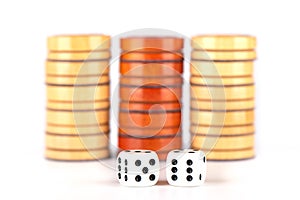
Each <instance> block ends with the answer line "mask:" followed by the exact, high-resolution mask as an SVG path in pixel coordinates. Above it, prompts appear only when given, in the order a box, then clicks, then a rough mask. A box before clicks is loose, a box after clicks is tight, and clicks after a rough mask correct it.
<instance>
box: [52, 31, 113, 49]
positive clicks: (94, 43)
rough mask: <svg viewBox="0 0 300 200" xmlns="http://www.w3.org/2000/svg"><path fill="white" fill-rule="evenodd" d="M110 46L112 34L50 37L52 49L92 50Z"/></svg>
mask: <svg viewBox="0 0 300 200" xmlns="http://www.w3.org/2000/svg"><path fill="white" fill-rule="evenodd" d="M109 48H110V36H108V35H102V34H93V35H56V36H51V37H48V49H49V50H50V51H90V50H94V49H97V50H101V49H109Z"/></svg>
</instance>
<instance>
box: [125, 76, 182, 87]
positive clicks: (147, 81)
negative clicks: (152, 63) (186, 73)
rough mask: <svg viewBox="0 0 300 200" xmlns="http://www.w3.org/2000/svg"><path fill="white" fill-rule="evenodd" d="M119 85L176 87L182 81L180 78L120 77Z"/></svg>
mask: <svg viewBox="0 0 300 200" xmlns="http://www.w3.org/2000/svg"><path fill="white" fill-rule="evenodd" d="M120 83H121V84H122V85H136V86H144V85H146V86H151V85H161V86H164V85H177V84H182V83H183V79H182V77H181V76H173V77H172V76H171V77H161V76H156V77H145V76H144V77H130V76H121V77H120Z"/></svg>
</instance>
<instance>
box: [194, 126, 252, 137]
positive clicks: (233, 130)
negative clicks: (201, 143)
mask: <svg viewBox="0 0 300 200" xmlns="http://www.w3.org/2000/svg"><path fill="white" fill-rule="evenodd" d="M190 132H191V133H192V134H201V135H247V134H250V133H254V132H255V127H254V125H253V124H246V125H242V126H204V125H191V127H190Z"/></svg>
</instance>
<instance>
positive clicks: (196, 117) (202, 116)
mask: <svg viewBox="0 0 300 200" xmlns="http://www.w3.org/2000/svg"><path fill="white" fill-rule="evenodd" d="M191 122H192V123H193V124H199V125H200V124H201V125H212V126H221V125H225V126H230V125H245V124H253V123H254V110H241V111H233V112H228V111H222V112H214V111H204V110H201V111H200V110H191Z"/></svg>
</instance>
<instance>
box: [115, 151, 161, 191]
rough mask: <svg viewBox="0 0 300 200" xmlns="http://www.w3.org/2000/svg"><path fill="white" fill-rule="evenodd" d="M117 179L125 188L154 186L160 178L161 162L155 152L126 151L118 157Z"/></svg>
mask: <svg viewBox="0 0 300 200" xmlns="http://www.w3.org/2000/svg"><path fill="white" fill-rule="evenodd" d="M117 178H118V180H119V182H120V183H121V184H122V185H125V186H152V185H155V184H156V183H157V181H158V178H159V160H158V156H157V154H156V153H155V152H154V151H150V150H125V151H122V152H120V153H119V155H118V157H117Z"/></svg>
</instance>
